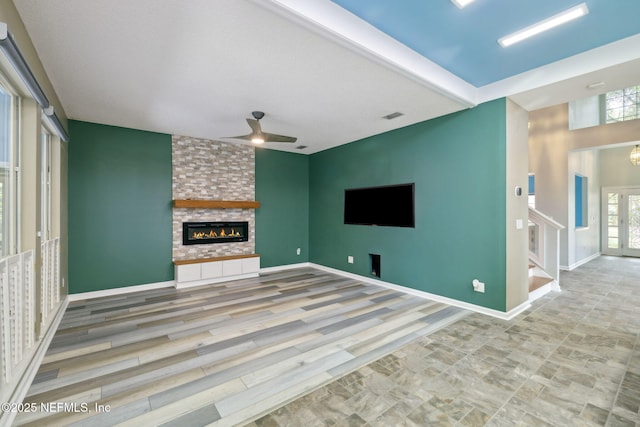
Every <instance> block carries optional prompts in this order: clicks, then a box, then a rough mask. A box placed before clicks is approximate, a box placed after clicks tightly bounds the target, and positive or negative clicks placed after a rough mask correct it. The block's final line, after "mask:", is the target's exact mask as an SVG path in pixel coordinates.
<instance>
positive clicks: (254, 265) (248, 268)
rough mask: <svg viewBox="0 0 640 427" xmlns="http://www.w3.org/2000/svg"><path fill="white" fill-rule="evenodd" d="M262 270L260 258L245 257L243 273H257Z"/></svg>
mask: <svg viewBox="0 0 640 427" xmlns="http://www.w3.org/2000/svg"><path fill="white" fill-rule="evenodd" d="M258 271H260V258H259V257H254V258H245V259H243V260H242V273H243V274H246V273H257V272H258Z"/></svg>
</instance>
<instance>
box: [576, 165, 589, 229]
mask: <svg viewBox="0 0 640 427" xmlns="http://www.w3.org/2000/svg"><path fill="white" fill-rule="evenodd" d="M588 189H589V184H588V181H587V177H586V176H582V175H576V176H575V202H576V228H580V227H587V226H588V225H589V223H588V219H587V218H588V216H587V214H588V209H587V207H588V204H587V194H588Z"/></svg>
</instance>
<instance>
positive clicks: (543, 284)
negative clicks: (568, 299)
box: [529, 207, 564, 301]
mask: <svg viewBox="0 0 640 427" xmlns="http://www.w3.org/2000/svg"><path fill="white" fill-rule="evenodd" d="M563 228H564V226H563V225H562V224H560V223H558V222H557V221H555V220H553V219H552V218H550V217H548V216H546V215H545V214H543V213H542V212H539V211H537V210H535V209H533V208H531V207H530V208H529V301H533V300H535V299H537V298H540V297H541V296H542V295H544V294H546V293H547V292H549V291H551V290H556V291H559V290H560V284H559V280H560V230H562V229H563Z"/></svg>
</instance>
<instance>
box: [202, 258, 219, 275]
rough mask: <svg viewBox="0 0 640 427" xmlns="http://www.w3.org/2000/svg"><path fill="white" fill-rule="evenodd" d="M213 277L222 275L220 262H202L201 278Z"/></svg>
mask: <svg viewBox="0 0 640 427" xmlns="http://www.w3.org/2000/svg"><path fill="white" fill-rule="evenodd" d="M214 277H222V262H221V261H214V262H205V263H204V264H202V278H203V279H212V278H214Z"/></svg>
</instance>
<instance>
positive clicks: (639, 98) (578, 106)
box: [569, 85, 640, 130]
mask: <svg viewBox="0 0 640 427" xmlns="http://www.w3.org/2000/svg"><path fill="white" fill-rule="evenodd" d="M635 119H640V85H637V86H630V87H626V88H624V89H618V90H613V91H610V92H607V93H604V94H602V95H594V96H590V97H588V98H583V99H577V100H574V101H570V102H569V130H575V129H582V128H586V127H590V126H599V125H604V124H609V123H618V122H623V121H626V120H635Z"/></svg>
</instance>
